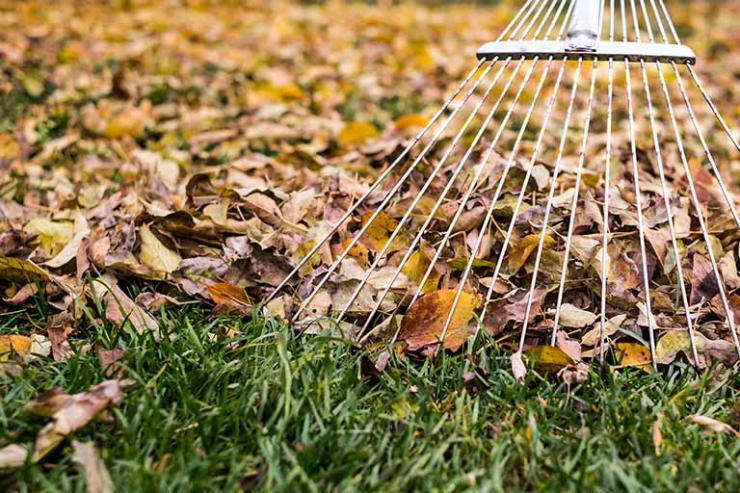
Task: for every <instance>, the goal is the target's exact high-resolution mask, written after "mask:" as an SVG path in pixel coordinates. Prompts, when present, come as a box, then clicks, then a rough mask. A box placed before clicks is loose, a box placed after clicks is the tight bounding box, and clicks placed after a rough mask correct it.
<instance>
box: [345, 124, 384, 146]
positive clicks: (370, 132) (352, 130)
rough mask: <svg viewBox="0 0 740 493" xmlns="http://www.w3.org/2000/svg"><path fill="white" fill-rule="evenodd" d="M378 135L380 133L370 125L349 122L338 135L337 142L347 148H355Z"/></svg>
mask: <svg viewBox="0 0 740 493" xmlns="http://www.w3.org/2000/svg"><path fill="white" fill-rule="evenodd" d="M377 135H378V131H377V130H376V129H375V127H374V126H373V125H372V124H370V123H367V122H359V121H355V122H349V123H346V124H345V125H344V128H343V129H342V131H341V132H339V135H337V142H338V143H339V145H340V146H342V147H345V148H349V147H355V146H357V145H358V144H362V143H363V142H365V141H367V140H369V139H372V138H373V137H375V136H377Z"/></svg>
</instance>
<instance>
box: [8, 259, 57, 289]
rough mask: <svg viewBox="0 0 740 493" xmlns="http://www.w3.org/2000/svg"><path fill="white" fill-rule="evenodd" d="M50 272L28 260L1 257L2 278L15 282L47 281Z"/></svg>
mask: <svg viewBox="0 0 740 493" xmlns="http://www.w3.org/2000/svg"><path fill="white" fill-rule="evenodd" d="M48 278H49V274H48V273H47V272H46V271H45V270H44V269H42V268H41V267H39V266H38V265H36V264H34V263H31V262H29V261H27V260H21V259H19V258H13V257H0V279H3V280H6V281H13V282H24V283H25V282H35V281H46V280H47V279H48Z"/></svg>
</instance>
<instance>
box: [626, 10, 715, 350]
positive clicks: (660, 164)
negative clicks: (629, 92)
mask: <svg viewBox="0 0 740 493" xmlns="http://www.w3.org/2000/svg"><path fill="white" fill-rule="evenodd" d="M640 6H641V9H642V13H643V17H645V22H646V25H647V31H648V36H649V38H650V41H654V39H655V38H654V36H653V28H652V25H651V23H650V17H649V16H648V13H647V10H646V8H645V0H640ZM655 64H656V66H657V69H658V74H659V75H660V82H661V87H662V89H663V92H664V95H665V97H666V100H667V101H669V104H670V99H669V98H668V87H667V86H666V84H665V78H664V77H663V67H662V66H661V64H660V62H655ZM640 70H641V71H642V84H643V86H644V88H645V98H646V99H647V103H648V105H647V107H648V119H649V120H650V129H651V131H652V136H653V146H654V148H655V159H656V160H657V162H658V172H659V174H660V186H661V191H662V195H663V205H665V208H666V211H667V215H668V231H669V233H670V235H671V245H672V247H673V255H674V257H675V259H676V276H677V277H678V285H679V288H680V290H681V300H682V302H683V309H684V312H685V313H686V324H687V327H688V330H689V344H690V346H691V352H692V354H693V356H694V361H697V362H698V361H699V359H698V358H699V355H698V353H697V350H696V335H695V334H694V324H693V322H692V321H691V308H690V307H689V297H688V294H687V293H686V284H685V282H684V277H683V267H682V265H681V252H680V250H679V248H678V240H677V239H676V229H675V227H674V223H673V208H672V206H671V200H670V198H669V195H668V185H667V184H666V178H665V170H664V165H663V156H662V154H661V151H660V139H659V138H658V129H657V127H656V125H655V115H654V110H653V101H652V95H651V94H650V83H649V81H648V76H647V71H646V70H645V63H644V62H640ZM671 117H673V112H672V111H671ZM708 247H709V248H711V246H709V245H708Z"/></svg>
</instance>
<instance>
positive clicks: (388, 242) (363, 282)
mask: <svg viewBox="0 0 740 493" xmlns="http://www.w3.org/2000/svg"><path fill="white" fill-rule="evenodd" d="M510 61H511V57H509V58H507V59H506V61H505V63H504V65H502V66H501V67H500V69H499V71H498V73H497V74H496V75H495V76H494V78H493V81H492V82H491V84H490V85H489V86H488V88H487V89H486V92H485V94H484V95H483V98H482V99H481V101H480V103H478V106H477V107H476V108H475V109H474V110H473V112H472V113H471V114H477V113H478V110H479V109H480V106H481V105H482V104H483V103H484V102H485V100H486V99H487V98H488V96H489V94H490V93H491V91H492V90H493V88H494V86H495V85H496V84H497V83H498V81H499V79H500V78H501V75H502V74H503V72H504V70H505V69H506V68H507V66H508V65H509V62H510ZM521 66H522V61H521V60H520V61H519V64H518V65H517V66H516V68H515V69H514V71H513V73H512V74H511V76H510V78H509V82H508V83H507V84H506V86H504V89H503V91H502V92H501V94H500V95H499V98H498V100H497V101H496V102H495V103H494V105H493V107H492V109H491V111H490V112H489V113H488V116H487V117H486V119H485V121H484V123H483V125H482V126H481V128H480V129H479V130H478V133H477V134H476V136H475V138H474V139H473V142H472V143H471V145H470V146H469V147H468V150H467V151H466V152H465V155H464V156H463V158H462V159H461V160H460V161H459V163H458V164H457V166H456V167H455V170H454V172H453V174H452V176H450V178H449V180H448V181H447V185H445V188H444V189H443V190H442V192H441V193H440V195H439V198H438V199H437V201H436V202H435V204H434V207H433V208H432V210H431V211H430V212H429V214H428V215H427V219H426V220H425V222H424V225H423V226H422V228H421V230H420V231H419V233H417V236H416V238H415V239H414V242H413V243H412V244H411V246H410V247H409V248H408V252H407V253H406V255H405V256H404V258H403V260H401V263H400V264H399V267H398V269H397V271H396V272H397V274H396V275H394V276H393V278H392V279H391V281H390V282H389V283H388V286H387V287H386V288H385V290H388V291H390V289H391V287H392V286H393V284H394V283H395V282H396V280H397V279H398V275H400V272H401V269H403V267H404V265H405V263H406V261H407V260H408V258H407V257H410V256H411V254H412V253H413V251H414V248H415V245H416V242H417V240H419V239H420V238H421V236H422V234H423V233H424V231H425V230H426V226H428V225H429V224H430V223H431V222H432V220H433V219H434V216H435V215H436V213H437V210H438V209H439V207H440V206H441V204H442V202H443V201H444V199H445V198H446V197H447V194H448V193H449V191H450V190H451V189H452V186H453V185H454V183H455V181H456V180H457V177H458V175H459V174H460V172H461V171H462V170H463V168H464V165H465V163H466V162H467V160H468V158H469V157H470V155H471V154H472V152H473V151H474V150H475V148H476V146H477V144H478V142H479V141H480V138H481V137H482V135H483V133H485V131H486V129H487V127H488V125H489V123H490V121H491V120H492V119H493V116H494V113H495V111H496V110H497V109H498V106H499V103H500V102H501V100H502V99H503V98H504V96H505V95H506V93H507V92H508V88H509V86H510V85H511V83H512V82H513V81H514V79H515V78H516V75H517V73H518V72H519V69H520V68H521ZM451 149H452V148H451ZM446 157H447V155H446V156H445V157H443V159H442V160H441V161H440V162H441V163H442V164H444V162H446ZM433 178H434V176H431V177H430V180H428V181H427V182H426V183H425V185H424V186H423V187H422V189H421V190H420V191H419V193H417V194H416V197H414V200H413V202H412V203H411V205H410V206H409V207H408V208H407V210H406V213H405V214H404V215H403V217H402V218H401V220H400V221H399V222H398V225H397V226H396V228H395V229H394V230H393V233H392V234H391V236H390V237H389V238H388V240H386V242H385V244H384V245H383V248H382V249H381V250H380V251H379V252H378V253H377V254H376V255H375V259H374V260H373V262H372V264H371V265H370V267H369V268H368V269H367V272H366V274H365V276H364V278H363V279H362V280H361V281H360V284H358V285H357V287H356V288H355V290H354V292H353V293H352V295H351V296H350V298H349V300H347V302H346V303H345V305H344V307H343V308H342V311H341V312H340V314H339V316H338V317H336V321H337V322H340V321H341V320H342V319H343V318H344V317H345V315H346V314H347V312H348V311H349V308H350V307H351V306H352V304H353V303H354V301H355V300H356V299H357V297H358V296H359V295H360V293H361V292H362V289H363V288H364V287H365V285H366V284H367V282H368V281H369V279H370V276H371V275H372V273H373V271H374V270H375V268H376V267H377V266H378V264H379V263H380V261H381V260H382V259H383V258H384V256H385V254H386V252H387V251H388V249H389V248H390V246H391V245H392V244H393V241H394V240H395V239H396V237H397V236H398V235H399V234H400V232H401V231H402V230H403V226H404V225H405V224H406V221H407V220H408V219H409V218H410V217H411V214H412V213H413V212H414V210H415V209H416V206H417V205H418V203H419V201H421V199H422V197H424V193H425V192H426V189H427V187H428V185H431V183H432V181H433ZM384 292H385V291H384ZM384 299H385V297H384V296H381V298H380V299H379V301H378V302H377V303H376V306H375V308H374V309H373V311H372V312H371V314H370V316H369V317H368V322H366V324H368V323H369V321H370V320H371V319H372V318H373V316H374V315H375V313H376V312H377V310H378V309H379V308H380V306H381V305H382V302H383V300H384ZM363 329H364V328H363ZM363 332H364V330H360V332H359V333H358V337H361V336H362V334H363Z"/></svg>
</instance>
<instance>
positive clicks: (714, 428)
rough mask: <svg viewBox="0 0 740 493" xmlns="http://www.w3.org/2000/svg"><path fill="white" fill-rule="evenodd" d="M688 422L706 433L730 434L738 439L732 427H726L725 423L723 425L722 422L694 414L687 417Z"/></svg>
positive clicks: (739, 435)
mask: <svg viewBox="0 0 740 493" xmlns="http://www.w3.org/2000/svg"><path fill="white" fill-rule="evenodd" d="M689 421H691V422H692V423H695V424H697V425H699V426H701V427H702V428H704V429H705V430H707V431H711V432H714V433H731V434H733V435H735V436H736V437H740V433H738V432H737V431H736V430H735V429H734V428H733V427H732V426H730V425H728V424H727V423H723V422H722V421H718V420H716V419H714V418H710V417H709V416H703V415H701V414H694V415H692V416H689Z"/></svg>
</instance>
